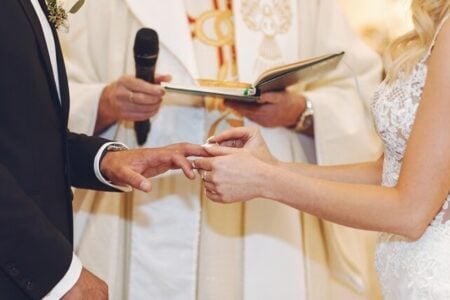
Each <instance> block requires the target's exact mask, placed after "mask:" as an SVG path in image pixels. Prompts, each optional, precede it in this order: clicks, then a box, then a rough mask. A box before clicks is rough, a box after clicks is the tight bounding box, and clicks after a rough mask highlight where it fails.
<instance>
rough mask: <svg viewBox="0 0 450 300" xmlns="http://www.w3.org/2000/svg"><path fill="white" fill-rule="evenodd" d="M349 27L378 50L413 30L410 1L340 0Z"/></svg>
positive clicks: (382, 49)
mask: <svg viewBox="0 0 450 300" xmlns="http://www.w3.org/2000/svg"><path fill="white" fill-rule="evenodd" d="M339 2H340V3H341V5H342V7H343V9H344V13H345V14H346V16H347V18H348V20H349V22H350V24H351V26H352V27H353V28H354V30H356V31H357V32H358V33H359V34H360V35H361V36H362V37H363V38H364V40H365V41H366V42H367V43H368V44H369V45H370V46H371V47H372V48H373V49H375V50H376V51H377V52H378V53H380V54H382V53H383V51H384V49H385V48H386V46H387V45H388V44H389V42H390V41H391V40H392V39H394V38H396V37H397V36H399V35H401V34H403V33H405V32H406V31H408V30H410V29H412V22H411V16H410V14H409V7H410V4H411V0H339Z"/></svg>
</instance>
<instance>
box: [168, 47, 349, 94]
mask: <svg viewBox="0 0 450 300" xmlns="http://www.w3.org/2000/svg"><path fill="white" fill-rule="evenodd" d="M343 56H344V52H337V53H331V54H326V55H321V56H316V57H312V58H309V59H306V60H301V61H297V62H294V63H289V64H285V65H280V66H277V67H274V68H271V69H268V70H266V71H264V72H263V73H262V74H260V75H259V76H258V78H257V80H256V81H255V82H254V83H244V82H232V81H220V80H210V79H198V80H197V81H196V83H197V85H183V84H176V83H170V82H163V83H161V85H162V86H163V87H164V89H165V90H166V91H167V92H169V93H181V94H193V95H199V96H212V97H221V98H225V99H229V100H236V101H245V102H257V100H258V99H259V96H260V95H261V94H262V93H264V92H269V91H278V90H283V89H285V88H286V87H288V86H290V85H293V84H295V83H297V82H309V81H312V80H316V79H318V78H319V77H320V76H323V75H325V74H326V73H327V72H329V71H331V70H334V69H335V68H336V66H337V65H338V64H339V62H340V61H341V59H342V57H343Z"/></svg>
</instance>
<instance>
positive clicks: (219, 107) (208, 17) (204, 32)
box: [189, 1, 243, 136]
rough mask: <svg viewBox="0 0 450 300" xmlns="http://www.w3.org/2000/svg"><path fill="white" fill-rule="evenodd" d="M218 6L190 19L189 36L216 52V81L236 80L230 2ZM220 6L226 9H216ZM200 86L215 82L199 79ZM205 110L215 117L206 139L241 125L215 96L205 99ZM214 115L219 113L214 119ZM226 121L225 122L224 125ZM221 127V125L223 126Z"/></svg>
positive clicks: (221, 100) (212, 119) (239, 118)
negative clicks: (220, 130)
mask: <svg viewBox="0 0 450 300" xmlns="http://www.w3.org/2000/svg"><path fill="white" fill-rule="evenodd" d="M223 4H224V5H219V3H218V2H217V1H213V3H212V6H213V8H215V9H212V10H208V11H205V12H203V13H201V14H200V15H199V16H198V17H195V18H194V17H192V16H189V21H190V23H191V24H192V27H191V28H192V36H193V38H195V39H197V40H198V41H199V42H201V43H203V44H204V45H208V46H211V47H214V48H216V49H217V61H218V69H217V77H216V78H217V81H225V80H230V78H231V79H233V80H236V79H237V77H238V76H237V75H238V74H237V64H236V55H235V47H234V45H235V41H234V24H233V14H232V10H231V1H227V2H226V3H223ZM219 7H223V8H226V9H219ZM198 82H199V84H201V85H210V84H214V80H198ZM205 108H206V110H207V111H208V112H209V113H211V114H210V116H211V117H212V116H214V117H213V118H211V119H210V120H211V121H212V122H211V123H209V122H208V123H209V124H211V125H210V126H208V127H209V130H208V136H210V135H212V134H214V133H215V132H216V130H218V129H219V127H220V128H222V129H223V127H221V126H223V125H226V126H243V120H242V117H241V116H240V115H239V114H237V113H236V112H234V111H231V110H230V109H229V108H227V107H226V106H225V104H224V99H222V98H217V97H205ZM214 112H216V113H217V112H218V113H219V114H218V115H217V119H214V118H215V116H216V115H215V114H214ZM224 122H225V123H224ZM222 124H223V125H222Z"/></svg>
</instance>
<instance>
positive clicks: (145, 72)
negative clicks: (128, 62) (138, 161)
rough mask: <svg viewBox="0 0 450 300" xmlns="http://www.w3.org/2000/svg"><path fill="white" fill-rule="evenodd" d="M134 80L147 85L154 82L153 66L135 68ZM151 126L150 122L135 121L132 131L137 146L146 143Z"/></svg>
mask: <svg viewBox="0 0 450 300" xmlns="http://www.w3.org/2000/svg"><path fill="white" fill-rule="evenodd" d="M136 78H139V79H142V80H145V81H147V82H149V83H154V82H155V66H154V65H153V66H151V67H143V66H136ZM151 127H152V124H151V123H150V120H144V121H135V122H134V131H135V132H136V140H137V143H138V145H139V146H142V145H144V144H145V142H146V141H147V137H148V134H149V133H150V130H151Z"/></svg>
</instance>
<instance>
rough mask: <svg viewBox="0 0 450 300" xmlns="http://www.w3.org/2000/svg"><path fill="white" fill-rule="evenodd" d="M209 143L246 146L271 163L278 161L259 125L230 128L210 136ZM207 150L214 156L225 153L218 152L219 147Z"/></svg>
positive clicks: (256, 155) (252, 152) (236, 146)
mask: <svg viewBox="0 0 450 300" xmlns="http://www.w3.org/2000/svg"><path fill="white" fill-rule="evenodd" d="M208 143H210V144H209V145H211V144H219V145H220V146H224V147H233V148H244V149H246V150H248V151H249V152H250V153H251V154H253V155H254V156H255V157H257V158H258V159H260V160H262V161H264V162H267V163H270V164H276V163H277V162H278V161H277V159H276V158H275V157H273V155H272V153H270V151H269V148H267V145H266V142H265V141H264V139H263V137H262V136H261V133H260V132H259V130H258V128H257V127H237V128H232V129H228V130H225V131H224V132H222V133H220V134H218V135H216V136H212V137H210V138H209V139H208ZM205 150H206V151H207V152H208V153H209V154H211V155H213V156H217V155H224V154H221V153H220V151H219V152H218V151H217V150H218V149H215V150H211V148H210V147H206V148H205Z"/></svg>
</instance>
